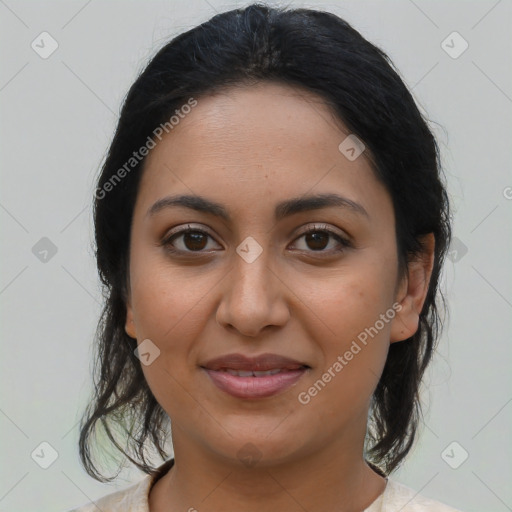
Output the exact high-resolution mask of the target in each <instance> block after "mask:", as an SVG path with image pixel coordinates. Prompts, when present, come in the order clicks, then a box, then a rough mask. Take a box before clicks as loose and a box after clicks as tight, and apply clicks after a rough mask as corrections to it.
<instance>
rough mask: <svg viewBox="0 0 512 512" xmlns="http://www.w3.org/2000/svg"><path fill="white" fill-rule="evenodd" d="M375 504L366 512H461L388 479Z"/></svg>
mask: <svg viewBox="0 0 512 512" xmlns="http://www.w3.org/2000/svg"><path fill="white" fill-rule="evenodd" d="M377 502H379V503H377ZM377 502H374V504H372V505H371V506H370V508H369V509H367V512H374V511H375V512H377V510H379V512H380V511H382V512H398V511H400V512H461V511H460V510H457V509H455V508H453V507H450V506H449V505H445V504H444V503H440V502H439V501H435V500H433V499H430V498H427V497H426V496H423V495H421V494H419V493H418V492H417V491H415V490H413V489H411V488H410V487H407V486H406V485H404V484H401V483H400V482H397V481H396V480H393V479H391V478H390V479H388V484H387V486H386V489H385V491H384V493H383V494H382V495H381V497H380V498H379V499H378V500H377ZM374 505H375V506H374ZM372 507H373V508H372ZM365 512H366V511H365Z"/></svg>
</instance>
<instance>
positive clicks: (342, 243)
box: [161, 224, 353, 257]
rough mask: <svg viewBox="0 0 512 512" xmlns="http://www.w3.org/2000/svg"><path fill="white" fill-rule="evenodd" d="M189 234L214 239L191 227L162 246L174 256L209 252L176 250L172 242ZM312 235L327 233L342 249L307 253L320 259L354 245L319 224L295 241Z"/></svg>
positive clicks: (204, 232) (169, 237) (171, 237)
mask: <svg viewBox="0 0 512 512" xmlns="http://www.w3.org/2000/svg"><path fill="white" fill-rule="evenodd" d="M188 233H201V234H202V235H206V236H208V237H210V238H213V237H212V236H211V235H210V233H208V232H207V231H205V230H204V229H201V228H193V227H190V225H189V226H188V227H187V228H185V229H182V230H180V231H177V232H174V233H171V234H170V235H168V236H166V237H165V238H164V239H163V240H162V242H161V245H162V246H164V247H165V249H166V250H167V251H169V252H171V253H173V254H180V253H181V254H185V255H187V256H188V255H195V254H197V255H200V254H204V253H205V252H207V251H202V250H200V251H190V250H182V249H176V248H174V247H173V245H172V242H173V241H174V240H175V239H176V238H178V237H180V236H183V235H186V234H188ZM310 233H327V234H328V235H329V236H330V237H331V238H334V239H335V240H336V241H337V242H338V243H339V244H340V246H341V247H338V248H336V249H330V250H323V249H322V250H318V251H315V250H312V249H311V250H308V251H306V252H308V253H316V254H317V255H319V257H324V256H323V255H325V256H331V255H333V254H336V253H340V252H343V251H345V250H346V249H347V248H350V247H353V245H352V243H351V242H350V241H349V240H348V239H346V238H344V237H342V236H341V235H339V234H338V233H335V232H334V231H332V230H330V229H329V228H327V227H326V226H323V225H318V224H315V225H313V226H310V227H308V228H307V229H306V230H304V231H303V232H302V233H300V235H299V236H298V237H297V238H295V240H294V241H296V240H299V239H300V238H302V237H304V236H306V235H308V234H310ZM298 251H299V252H303V250H302V249H298Z"/></svg>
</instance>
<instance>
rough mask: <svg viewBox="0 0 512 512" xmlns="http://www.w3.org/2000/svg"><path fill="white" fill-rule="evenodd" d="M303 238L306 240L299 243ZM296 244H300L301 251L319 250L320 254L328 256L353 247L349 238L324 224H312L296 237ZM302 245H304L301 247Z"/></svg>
mask: <svg viewBox="0 0 512 512" xmlns="http://www.w3.org/2000/svg"><path fill="white" fill-rule="evenodd" d="M301 239H304V242H303V243H302V244H297V241H298V240H301ZM331 241H333V242H335V243H334V245H333V244H331ZM294 245H299V247H298V250H299V251H304V252H317V253H319V256H323V255H326V256H328V255H331V254H333V253H338V252H342V251H344V250H345V249H347V248H348V247H352V244H351V243H350V242H349V240H347V239H346V238H344V237H342V236H341V235H339V234H338V233H335V232H334V231H332V230H330V229H327V228H326V227H324V226H312V227H310V228H308V229H307V230H306V231H304V232H303V233H302V234H301V235H300V236H299V237H298V238H297V239H296V241H295V244H294ZM300 245H302V247H300ZM329 245H331V247H329Z"/></svg>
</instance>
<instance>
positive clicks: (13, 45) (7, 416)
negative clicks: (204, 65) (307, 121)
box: [0, 0, 512, 512]
mask: <svg viewBox="0 0 512 512" xmlns="http://www.w3.org/2000/svg"><path fill="white" fill-rule="evenodd" d="M291 4H292V5H304V6H312V7H315V6H317V7H323V8H325V9H327V10H330V11H332V12H335V13H336V14H338V15H340V16H342V17H344V18H346V19H347V21H349V22H350V23H352V24H353V25H354V26H355V28H356V29H358V30H359V31H360V32H361V33H362V34H363V35H364V36H365V37H367V38H368V39H369V40H370V41H372V42H373V43H375V44H377V45H379V46H380V47H382V48H383V49H384V50H385V51H386V52H387V53H388V54H389V55H390V57H391V58H392V59H393V61H394V62H395V64H396V65H397V67H398V68H399V70H400V72H401V75H402V76H403V77H404V80H405V81H406V83H407V84H408V85H409V86H410V87H411V88H412V89H413V93H414V95H415V97H416V99H417V101H418V102H419V103H420V104H421V106H422V108H423V109H424V110H425V111H426V112H427V113H428V116H429V118H430V119H431V120H432V121H433V122H434V124H433V128H434V130H435V133H436V134H437V135H438V137H439V142H440V145H441V149H442V153H443V159H444V165H445V172H446V174H447V178H448V185H449V192H450V197H451V200H452V206H453V208H454V211H455V224H454V234H455V236H456V238H457V241H456V242H455V243H456V244H457V245H456V246H454V249H455V251H456V252H452V253H451V259H452V260H448V262H447V265H446V269H445V273H444V278H443V289H444V290H445V293H446V295H447V298H448V300H449V303H450V318H449V324H448V325H447V327H446V329H445V333H444V335H443V338H442V340H441V342H440V350H439V353H438V356H437V357H436V360H435V364H434V365H433V366H432V368H431V370H430V371H429V372H428V376H427V379H426V391H425V393H424V402H425V405H426V412H427V415H426V421H425V425H424V427H423V433H422V437H421V440H420V441H419V443H418V444H417V447H416V449H415V451H414V452H413V453H412V454H411V455H410V457H409V458H408V461H407V463H406V464H405V465H404V466H403V468H402V469H401V470H400V471H399V472H398V473H397V474H395V478H397V479H399V480H401V481H402V482H403V483H405V484H406V485H409V486H411V487H413V488H414V489H416V490H418V491H420V492H421V493H422V494H425V495H427V496H430V497H433V498H436V499H438V500H440V501H444V502H447V503H449V504H451V505H453V506H456V507H457V508H460V509H462V510H463V511H467V512H470V511H473V512H476V511H483V510H485V511H486V512H491V511H496V512H502V511H506V510H512V487H511V486H510V482H511V481H512V474H511V473H512V471H511V463H510V461H511V459H512V444H511V441H510V433H511V431H512V429H511V423H512V403H511V401H512V386H511V378H510V361H511V352H512V349H511V347H512V343H511V337H510V332H511V327H512V325H511V324H512V322H511V319H512V315H511V312H512V293H511V290H512V276H511V273H512V272H511V264H510V262H511V261H512V257H511V256H512V241H511V238H512V237H511V236H510V234H511V209H512V200H511V199H510V197H512V189H511V188H510V187H512V175H511V171H510V169H511V160H512V158H511V151H510V141H511V140H512V139H511V133H512V130H511V127H512V83H511V82H512V73H511V67H512V66H511V63H512V59H511V57H512V51H511V38H510V34H511V31H512V30H511V29H512V22H511V20H512V4H511V2H510V1H509V0H501V1H473V2H470V1H449V2H448V1H426V0H415V1H412V0H400V1H398V0H396V1H366V0H365V1H361V0H359V1H340V2H330V3H326V2H315V1H310V2H307V3H299V2H291ZM242 5H245V2H238V3H235V2H231V3H225V2H220V1H216V0H187V1H183V2H181V1H180V2H170V1H166V2H164V1H161V2H157V1H144V2H143V1H117V2H114V1H105V0H103V1H100V0H95V1H81V2H75V1H65V2H64V1H62V2H56V1H51V2H50V1H46V2H28V1H25V2H20V1H15V0H5V1H4V0H0V34H1V36H0V37H1V44H0V51H1V52H2V53H1V61H2V66H1V69H0V105H1V117H0V129H1V139H0V140H1V144H2V147H1V149H2V151H1V165H2V188H1V194H0V224H1V227H2V238H3V243H2V249H1V251H2V252H1V261H2V265H1V276H0V301H1V308H2V309H1V311H2V358H1V363H0V364H1V370H0V371H1V373H0V378H1V389H2V395H1V404H0V429H1V434H2V435H1V441H2V442H1V453H0V460H1V461H2V467H1V472H0V510H9V511H10V512H17V511H35V510H37V511H39V512H45V511H48V512H49V511H59V510H62V511H64V510H67V509H70V508H72V507H74V506H77V505H79V504H82V503H85V502H87V501H89V500H92V499H95V498H97V497H100V496H102V495H104V494H107V493H109V492H113V491H114V490H116V489H118V488H122V487H126V486H127V485H128V484H130V483H131V482H135V481H137V480H139V479H140V478H141V477H142V476H143V474H142V473H139V472H138V471H135V470H129V469H126V470H125V471H123V473H122V474H121V478H119V480H118V481H117V483H116V484H113V485H102V484H100V483H98V482H96V481H94V480H92V479H91V478H90V477H88V476H87V475H86V473H85V472H84V470H83V469H82V468H81V466H80V464H79V459H78V453H77V439H78V429H77V421H78V419H79V417H80V414H81V413H82V410H83V408H84V406H85V404H86V400H87V398H88V396H89V392H90V389H91V382H90V367H91V342H92V337H93V332H94V328H95V325H96V320H97V317H98V314H99V311H100V309H99V307H100V304H99V303H100V293H99V286H98V282H97V278H96V270H95V266H94V260H93V256H92V254H93V253H92V249H91V243H92V223H91V201H92V193H93V189H94V177H95V175H96V173H97V170H98V169H99V167H100V165H101V163H102V161H103V158H104V155H105V152H106V150H107V147H108V144H109V143H110V140H111V138H112V135H113V131H114V128H115V125H116V122H117V118H118V113H119V109H120V105H121V102H122V99H123V97H124V95H125V94H126V92H127V90H128V88H129V86H130V85H131V84H132V82H133V81H134V79H135V78H136V76H137V74H138V72H139V71H140V70H141V69H142V67H143V65H144V64H145V62H146V61H147V59H148V58H149V57H150V56H151V55H153V54H154V53H155V52H156V50H157V49H158V48H160V47H161V46H162V45H163V44H164V42H165V41H166V40H167V39H168V38H169V37H171V36H173V35H175V34H177V33H178V32H181V31H183V30H185V29H187V28H190V27H192V26H194V25H196V24H198V23H199V22H202V21H204V20H206V19H208V18H209V17H211V16H212V15H213V14H214V13H215V12H216V11H218V12H220V11H223V10H227V9H229V8H233V7H236V6H242ZM43 31H47V32H49V33H50V34H51V36H52V37H53V38H54V39H55V40H56V41H57V42H58V45H59V47H58V49H57V50H56V51H55V53H53V54H52V55H51V56H50V57H49V58H48V59H42V58H41V57H40V56H39V55H38V54H37V53H36V52H35V51H34V50H33V49H32V48H31V43H32V41H33V40H34V39H36V38H37V37H38V36H39V34H41V32H43ZM453 31H457V32H459V33H460V34H461V36H462V37H463V38H464V39H465V40H466V41H467V42H468V44H469V48H468V49H467V50H466V51H465V52H464V53H463V54H462V55H460V56H459V57H458V58H456V59H454V58H452V57H451V56H449V55H448V54H447V53H446V52H445V51H444V50H443V48H442V46H441V43H442V41H443V40H445V39H446V38H447V36H449V35H450V34H451V33H452V32H453ZM451 41H453V39H452V40H450V39H448V44H449V45H451V46H454V48H455V50H457V49H458V48H461V46H460V44H461V41H457V40H455V41H453V42H451ZM445 44H446V43H445ZM507 187H509V188H507ZM507 196H508V199H507ZM42 237H48V238H49V239H50V240H51V241H52V242H53V243H54V244H55V246H56V247H57V253H56V254H55V255H54V256H53V257H51V258H49V257H48V261H46V262H42V261H40V259H39V258H38V257H36V255H35V254H34V253H33V252H32V248H33V246H34V245H35V244H36V243H37V242H38V241H39V240H40V239H41V238H42ZM465 248H466V249H467V253H465V254H464V251H465V250H466V249H465ZM453 441H456V442H457V443H458V444H457V445H452V446H451V447H450V448H449V449H448V451H447V452H446V451H445V449H446V448H447V447H448V446H449V445H450V444H451V443H452V442H453ZM41 442H48V443H50V445H51V446H52V447H53V448H54V449H55V450H56V451H57V452H58V458H57V460H56V461H55V462H54V463H53V464H52V465H51V466H50V467H49V468H48V469H42V468H41V467H39V465H38V464H36V462H35V461H34V460H33V459H32V458H31V453H32V452H33V451H34V450H35V449H36V448H38V447H39V445H40V443H41ZM40 450H41V449H40V448H39V452H38V453H40V454H41V451H40ZM462 450H465V451H467V452H468V454H469V457H468V459H467V460H465V461H464V462H463V463H462V464H461V465H460V466H459V467H458V468H457V469H452V468H451V467H450V466H449V465H448V464H447V463H446V462H445V460H444V459H443V456H442V453H444V454H445V455H444V458H445V459H446V460H449V461H450V462H451V464H452V465H457V464H459V463H460V462H461V461H462V460H463V456H464V452H463V451H462ZM43 451H44V450H43ZM48 453H49V451H48V450H47V449H46V452H45V456H44V457H47V456H48ZM44 457H42V456H41V458H40V460H42V459H44ZM155 460H156V461H157V462H158V460H157V459H155Z"/></svg>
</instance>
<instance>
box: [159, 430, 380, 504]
mask: <svg viewBox="0 0 512 512" xmlns="http://www.w3.org/2000/svg"><path fill="white" fill-rule="evenodd" d="M175 436H177V437H181V436H180V435H179V434H176V431H175V432H174V433H173V441H174V443H173V444H174V446H175V447H176V448H175V464H174V466H173V467H172V469H171V470H170V471H169V472H168V473H167V474H166V475H164V476H163V477H162V478H161V479H160V480H159V481H158V482H157V484H155V486H154V487H153V490H152V491H151V495H150V510H151V512H164V511H165V512H171V511H175V510H184V511H191V512H193V511H194V510H197V511H199V512H218V511H220V510H222V511H223V512H235V511H237V512H238V511H240V510H244V512H261V511H267V510H268V511H271V510H286V511H287V512H304V511H305V510H308V511H313V510H314V511H315V512H331V511H332V510H336V511H339V512H356V511H361V510H364V509H365V508H367V507H368V506H369V505H370V504H371V503H372V502H373V501H374V500H375V499H377V497H378V496H379V495H380V494H382V492H383V491H384V488H385V486H386V480H385V479H384V478H383V477H382V476H380V475H378V474H377V473H376V472H375V471H374V470H372V469H371V468H370V467H369V466H368V464H367V463H366V462H365V461H364V459H363V457H362V455H361V454H362V449H361V451H360V452H359V453H358V451H357V450H354V445H353V444H352V445H348V446H344V445H343V444H344V443H343V442H338V443H337V444H338V446H336V447H335V446H332V445H329V446H328V447H326V448H325V449H322V450H315V451H314V452H312V453H309V454H305V455H303V456H301V457H297V456H295V457H296V458H295V460H281V461H264V460H261V461H258V462H257V463H256V464H255V465H254V466H252V467H247V466H244V465H243V464H242V463H241V462H240V461H238V460H236V461H233V460H231V459H226V458H222V457H221V456H219V455H218V454H212V453H211V452H205V451H204V450H201V449H200V448H199V447H198V446H197V445H195V444H193V443H189V442H187V441H186V440H185V439H181V438H180V439H179V441H178V440H177V439H175V438H174V437H175ZM361 448H362V447H361Z"/></svg>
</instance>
